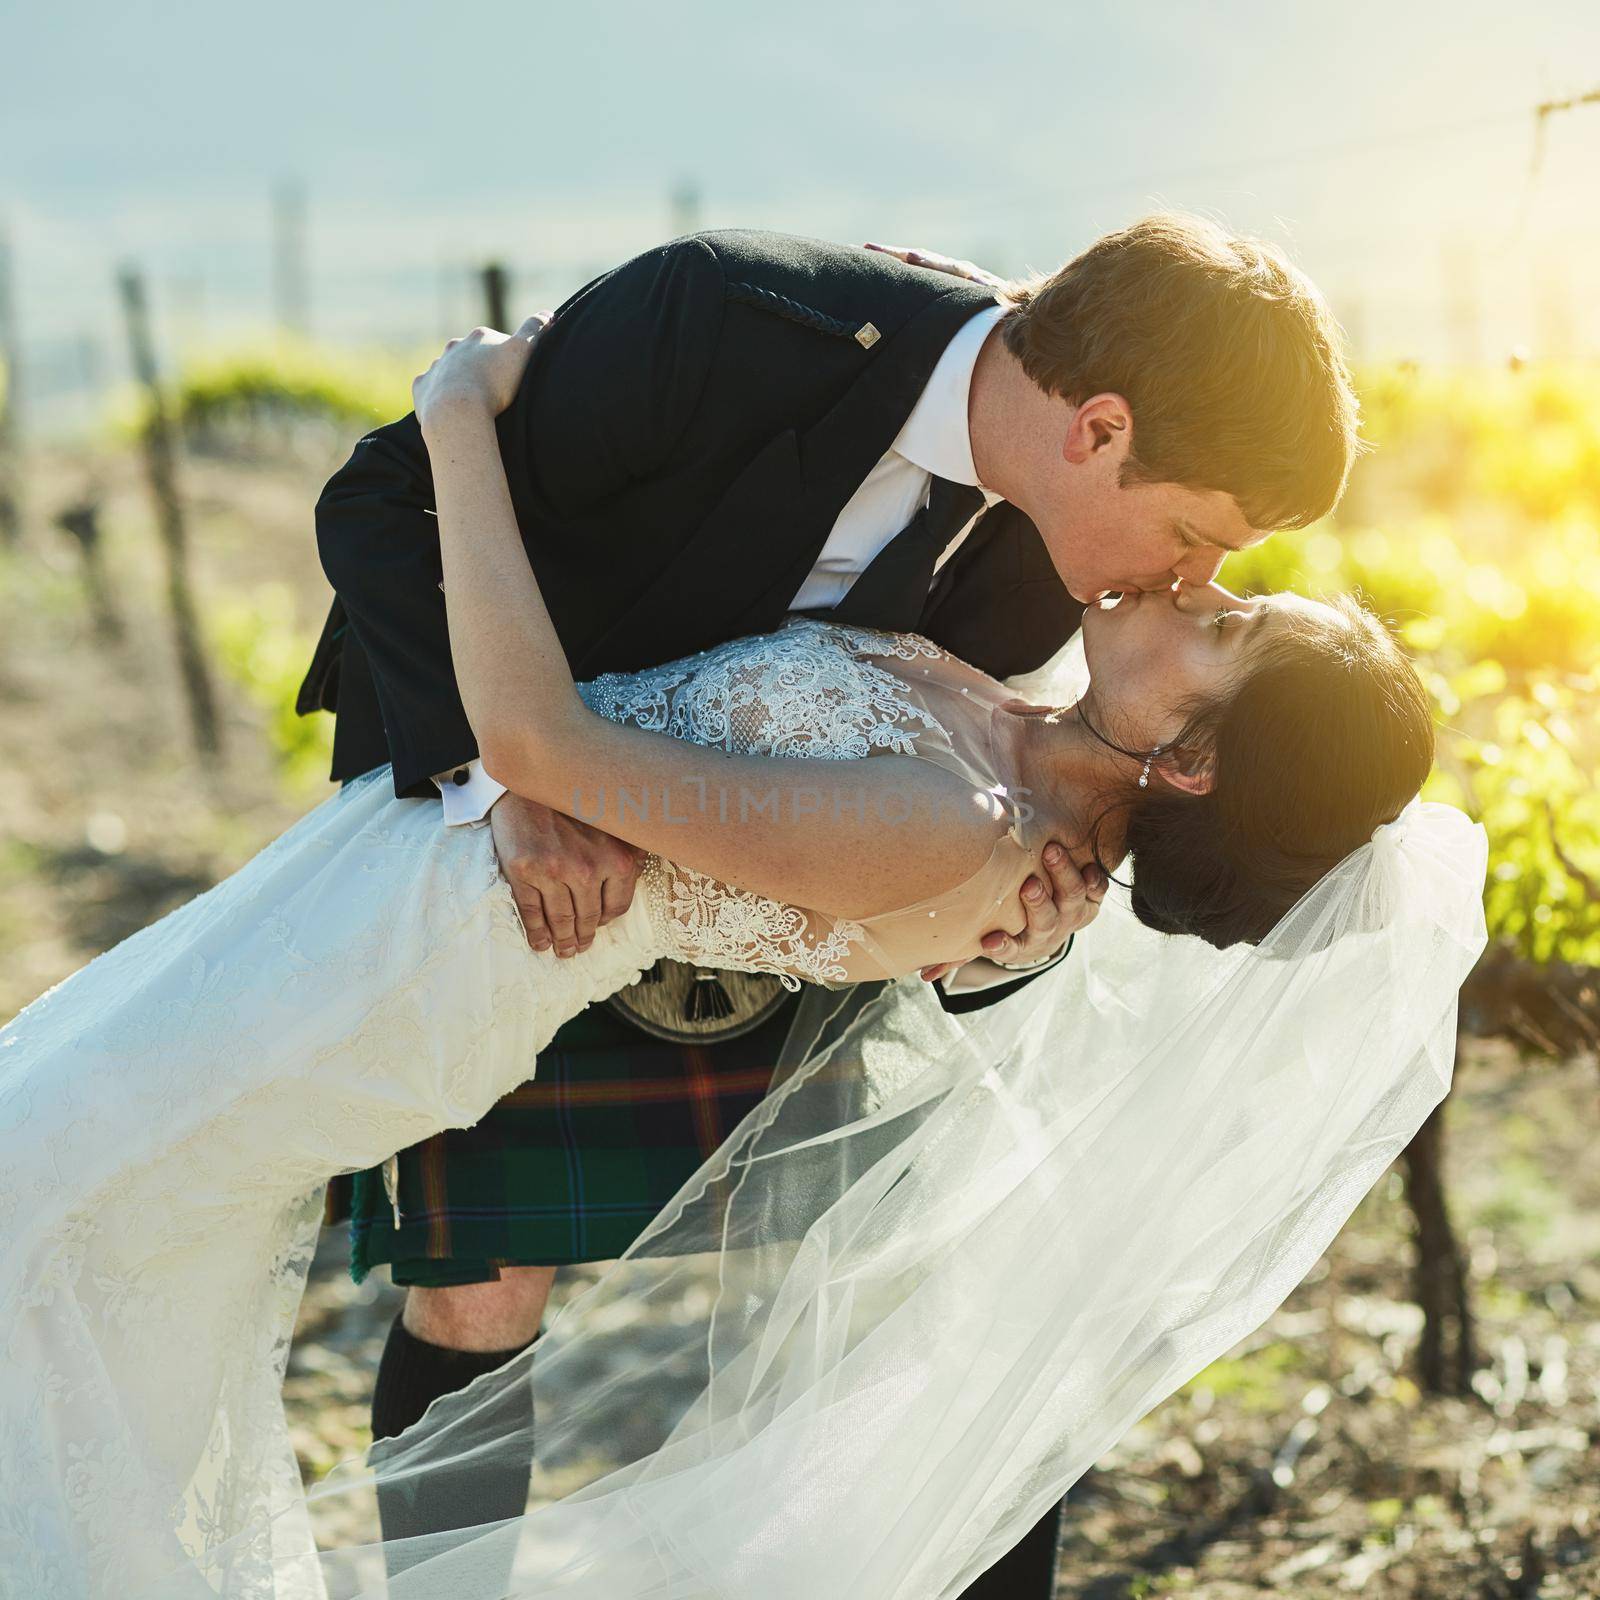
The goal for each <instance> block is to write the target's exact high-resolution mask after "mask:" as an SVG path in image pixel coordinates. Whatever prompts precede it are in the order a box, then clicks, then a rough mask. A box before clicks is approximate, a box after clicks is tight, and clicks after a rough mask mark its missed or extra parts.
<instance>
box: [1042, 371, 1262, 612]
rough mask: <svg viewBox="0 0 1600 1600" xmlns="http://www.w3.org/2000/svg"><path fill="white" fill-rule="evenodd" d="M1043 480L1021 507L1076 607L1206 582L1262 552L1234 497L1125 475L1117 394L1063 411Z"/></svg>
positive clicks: (1125, 427)
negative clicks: (1239, 553) (1249, 551)
mask: <svg viewBox="0 0 1600 1600" xmlns="http://www.w3.org/2000/svg"><path fill="white" fill-rule="evenodd" d="M1067 420H1068V426H1067V431H1066V434H1065V436H1064V437H1063V438H1062V439H1061V442H1060V445H1059V448H1058V449H1057V450H1056V451H1055V452H1054V454H1055V459H1054V460H1053V461H1052V462H1051V463H1050V465H1049V468H1048V470H1047V471H1046V472H1045V473H1044V474H1043V478H1044V480H1045V481H1044V482H1043V483H1042V484H1041V485H1039V486H1038V492H1037V493H1036V494H1034V495H1031V496H1030V497H1029V498H1030V499H1031V500H1032V501H1033V502H1034V503H1033V504H1030V505H1025V506H1024V507H1023V509H1024V510H1025V511H1027V512H1028V514H1029V515H1030V516H1031V517H1032V518H1033V521H1034V523H1035V524H1036V525H1037V527H1038V529H1039V532H1040V534H1041V535H1042V536H1043V538H1044V542H1045V546H1046V548H1047V549H1048V550H1049V552H1050V559H1051V561H1052V563H1053V564H1054V566H1055V569H1056V572H1057V574H1058V575H1059V576H1060V578H1061V581H1062V583H1063V584H1065V586H1066V588H1067V590H1068V592H1069V593H1070V594H1071V595H1072V596H1073V598H1074V599H1076V600H1080V601H1083V602H1085V603H1091V602H1093V601H1095V600H1098V599H1100V598H1101V597H1102V596H1104V595H1107V594H1120V593H1155V592H1157V591H1160V590H1165V589H1169V588H1171V587H1172V585H1173V584H1174V583H1176V582H1178V581H1179V580H1180V579H1181V580H1182V581H1184V582H1186V583H1190V584H1199V585H1203V584H1207V583H1210V582H1211V581H1212V579H1214V578H1215V577H1216V575H1217V571H1218V569H1219V568H1220V567H1221V565H1222V563H1223V561H1224V560H1225V559H1226V557H1227V555H1228V552H1229V551H1230V550H1242V549H1244V548H1246V547H1247V546H1249V545H1253V544H1259V543H1260V542H1261V541H1262V540H1263V539H1265V538H1266V537H1267V533H1266V532H1263V531H1261V530H1259V529H1255V528H1252V527H1251V526H1250V525H1249V523H1247V522H1246V521H1245V519H1244V514H1243V513H1242V512H1241V511H1240V510H1239V507H1238V504H1237V502H1235V501H1234V499H1233V497H1232V496H1231V495H1228V494H1225V493H1223V492H1222V491H1221V490H1217V489H1191V488H1189V487H1188V486H1187V485H1184V484H1179V483H1147V482H1143V481H1141V480H1140V479H1138V478H1135V477H1132V476H1131V475H1129V476H1128V480H1127V481H1126V482H1124V481H1123V479H1124V470H1123V469H1124V467H1125V465H1126V463H1127V461H1128V455H1129V449H1130V445H1131V439H1132V435H1133V424H1132V417H1131V415H1130V413H1129V412H1128V410H1127V407H1126V404H1125V403H1124V402H1123V401H1122V399H1121V397H1120V396H1117V395H1096V396H1094V397H1093V398H1092V399H1091V400H1089V401H1088V402H1086V403H1085V404H1083V405H1081V406H1077V407H1075V408H1074V407H1068V419H1067Z"/></svg>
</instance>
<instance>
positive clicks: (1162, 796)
mask: <svg viewBox="0 0 1600 1600" xmlns="http://www.w3.org/2000/svg"><path fill="white" fill-rule="evenodd" d="M1331 604H1332V606H1333V608H1334V609H1335V610H1336V611H1337V612H1338V613H1339V614H1340V615H1339V620H1337V621H1334V620H1332V619H1329V618H1326V617H1317V616H1314V615H1310V614H1307V613H1305V612H1300V611H1291V612H1285V613H1284V617H1285V621H1284V623H1283V625H1282V626H1280V627H1277V628H1275V629H1274V630H1273V631H1272V632H1271V633H1270V634H1269V635H1268V636H1267V637H1265V638H1263V639H1262V640H1261V641H1260V643H1259V644H1256V645H1255V646H1253V647H1252V648H1249V650H1248V659H1247V663H1246V665H1245V668H1244V672H1243V676H1242V677H1239V678H1236V679H1235V680H1234V682H1233V683H1232V684H1231V685H1230V687H1229V688H1228V689H1227V690H1226V691H1225V692H1223V693H1222V694H1219V695H1215V696H1211V697H1208V698H1206V699H1204V700H1202V701H1199V702H1197V703H1195V704H1193V705H1192V706H1191V707H1190V709H1189V716H1188V721H1187V722H1186V724H1185V726H1184V728H1183V731H1182V732H1181V733H1180V734H1179V735H1178V736H1177V738H1176V739H1174V740H1171V741H1169V748H1171V749H1174V750H1175V751H1177V752H1180V753H1185V754H1187V756H1188V757H1189V758H1190V759H1191V760H1192V759H1194V758H1195V757H1197V756H1198V757H1199V758H1201V759H1206V758H1209V760H1210V762H1211V768H1212V774H1213V783H1212V787H1211V789H1210V791H1209V792H1208V793H1206V794H1190V793H1188V792H1186V791H1184V790H1181V789H1178V788H1175V787H1173V786H1172V785H1170V784H1167V783H1164V782H1162V781H1160V778H1159V776H1158V775H1157V774H1155V773H1153V774H1152V776H1151V780H1150V786H1149V788H1148V789H1145V790H1141V791H1140V792H1139V794H1138V795H1137V796H1136V797H1135V799H1134V800H1133V802H1132V807H1131V812H1130V814H1129V817H1128V828H1127V849H1128V855H1129V857H1130V859H1131V862H1132V867H1133V909H1134V912H1135V914H1136V915H1137V916H1138V918H1139V920H1140V921H1141V922H1143V923H1145V924H1146V925H1147V926H1148V927H1151V928H1155V929H1157V930H1158V931H1159V932H1162V933H1186V934H1191V935H1193V936H1194V937H1196V938H1200V939H1204V940H1205V941H1206V942H1207V943H1208V944H1213V945H1215V946H1217V947H1218V948H1219V949H1225V948H1227V946H1229V945H1233V944H1240V943H1244V944H1256V943H1259V942H1260V940H1262V939H1263V938H1265V937H1266V935H1267V933H1268V932H1269V931H1270V930H1271V929H1272V927H1273V925H1274V924H1275V923H1276V922H1277V921H1278V919H1279V918H1280V917H1282V916H1283V914H1284V913H1285V912H1286V911H1288V910H1289V908H1290V907H1291V906H1293V905H1294V903H1295V902H1296V901H1297V900H1298V899H1299V898H1300V897H1301V895H1303V894H1304V893H1305V892H1306V891H1307V890H1308V889H1310V888H1311V886H1312V885H1313V884H1314V883H1316V881H1317V880H1318V879H1319V878H1321V877H1322V876H1323V874H1324V873H1326V872H1327V871H1328V870H1329V869H1330V868H1332V867H1333V866H1335V865H1336V864H1337V863H1338V862H1340V861H1342V860H1343V859H1344V857H1346V856H1347V855H1349V854H1350V852H1351V851H1352V850H1355V849H1357V848H1358V847H1359V846H1361V845H1363V844H1365V843H1366V842H1367V841H1368V840H1369V839H1370V838H1371V837H1372V832H1373V830H1374V829H1375V828H1376V827H1377V826H1378V824H1379V823H1382V822H1388V821H1391V820H1392V819H1393V818H1394V817H1395V816H1396V815H1397V814H1398V813H1399V811H1400V809H1401V807H1403V806H1404V805H1405V804H1406V802H1407V801H1408V800H1410V799H1411V798H1412V796H1414V795H1415V794H1416V793H1417V791H1418V790H1419V789H1420V788H1421V787H1422V782H1423V779H1424V778H1426V777H1427V775H1428V770H1429V768H1430V767H1432V765H1433V753H1434V737H1433V717H1432V714H1431V712H1430V709H1429V705H1428V696H1427V693H1426V691H1425V690H1424V688H1423V686H1422V681H1421V679H1420V678H1419V677H1418V676H1417V672H1416V669H1415V668H1414V667H1413V666H1412V665H1411V663H1410V661H1409V660H1407V659H1406V657H1405V655H1404V653H1403V652H1402V651H1401V649H1400V647H1399V645H1398V644H1397V643H1396V642H1395V640H1394V638H1393V637H1392V636H1391V635H1390V633H1389V632H1388V630H1387V629H1386V628H1385V627H1384V625H1383V624H1382V622H1380V621H1379V620H1378V618H1377V617H1375V616H1373V615H1372V613H1371V612H1369V611H1366V610H1364V609H1363V608H1362V607H1361V606H1360V605H1359V604H1358V603H1357V602H1356V601H1354V600H1352V599H1349V598H1347V597H1340V598H1339V599H1336V600H1334V601H1332V602H1331Z"/></svg>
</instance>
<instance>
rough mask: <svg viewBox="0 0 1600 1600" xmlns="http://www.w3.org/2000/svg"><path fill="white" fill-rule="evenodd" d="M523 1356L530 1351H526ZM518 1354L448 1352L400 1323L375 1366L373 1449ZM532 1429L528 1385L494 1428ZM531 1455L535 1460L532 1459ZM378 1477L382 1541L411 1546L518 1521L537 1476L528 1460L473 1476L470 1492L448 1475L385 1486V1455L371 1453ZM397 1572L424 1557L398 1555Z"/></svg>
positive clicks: (502, 1408)
mask: <svg viewBox="0 0 1600 1600" xmlns="http://www.w3.org/2000/svg"><path fill="white" fill-rule="evenodd" d="M521 1348H522V1349H524V1350H525V1349H526V1348H527V1346H526V1345H523V1346H522V1347H521ZM518 1353H519V1352H518V1351H517V1350H493V1351H476V1350H448V1349H446V1348H445V1347H444V1346H443V1345H437V1344H429V1343H428V1341H427V1340H426V1339H419V1338H418V1337H417V1336H416V1335H415V1334H414V1333H412V1332H410V1331H409V1330H408V1329H407V1328H406V1326H405V1324H404V1323H403V1322H402V1321H401V1319H400V1318H399V1317H396V1318H395V1319H394V1324H393V1326H392V1327H391V1328H390V1329H389V1341H388V1343H387V1344H386V1345H385V1346H384V1347H383V1359H382V1360H381V1361H380V1362H379V1363H378V1377H377V1381H376V1383H375V1384H374V1385H373V1390H372V1438H373V1441H374V1444H376V1443H377V1441H379V1440H382V1439H392V1438H394V1437H395V1436H396V1435H397V1434H399V1433H403V1432H404V1431H405V1430H406V1429H407V1428H409V1427H410V1426H411V1424H412V1423H414V1422H415V1421H417V1419H418V1418H419V1417H421V1415H422V1413H423V1412H424V1411H426V1410H427V1409H428V1406H429V1404H430V1403H431V1402H432V1401H434V1400H436V1399H438V1397H439V1396H440V1395H444V1394H452V1393H454V1392H455V1391H456V1390H457V1389H464V1388H466V1386H467V1385H468V1384H469V1383H471V1382H472V1380H473V1379H474V1378H477V1377H480V1376H481V1375H482V1374H483V1373H485V1372H493V1371H494V1370H495V1368H496V1367H501V1366H504V1365H505V1363H506V1362H508V1361H509V1360H510V1359H511V1358H512V1357H513V1356H514V1355H517V1354H518ZM532 1422H533V1395H532V1391H531V1390H530V1389H528V1388H527V1387H526V1386H524V1385H519V1386H518V1387H517V1390H516V1391H515V1393H514V1394H510V1395H506V1396H502V1397H500V1399H499V1402H498V1404H497V1414H496V1418H495V1423H496V1426H497V1427H499V1426H501V1425H503V1426H504V1427H505V1428H506V1430H507V1431H508V1432H509V1431H511V1430H514V1429H519V1428H521V1427H529V1426H531V1425H532ZM530 1454H531V1452H530ZM373 1465H374V1467H375V1469H376V1471H377V1475H378V1517H379V1520H380V1521H381V1522H382V1524H383V1536H384V1538H385V1539H407V1538H414V1537H416V1536H417V1535H418V1534H424V1533H442V1532H447V1531H449V1530H450V1529H453V1528H470V1527H474V1526H476V1525H477V1524H478V1523H481V1522H495V1521H499V1520H501V1519H502V1518H506V1517H516V1516H520V1515H521V1514H522V1512H523V1510H524V1508H525V1507H526V1506H527V1503H528V1479H529V1475H530V1472H531V1469H532V1463H531V1460H529V1459H528V1458H527V1457H523V1458H522V1459H520V1460H518V1461H515V1462H511V1461H508V1462H506V1463H504V1464H502V1465H496V1466H495V1467H494V1468H492V1469H489V1468H484V1467H482V1466H480V1467H477V1468H476V1469H474V1471H473V1474H472V1481H471V1483H470V1484H467V1483H464V1482H463V1481H462V1480H461V1478H460V1476H459V1475H457V1474H452V1473H448V1472H441V1473H436V1474H427V1473H424V1474H422V1475H421V1476H419V1477H417V1478H414V1479H412V1480H411V1481H409V1482H402V1483H391V1484H385V1483H384V1481H383V1465H382V1452H381V1450H376V1449H375V1450H374V1452H373ZM395 1554H396V1557H397V1560H396V1563H395V1564H394V1566H393V1568H392V1570H403V1568H404V1567H405V1566H407V1565H411V1564H413V1563H414V1562H415V1561H416V1560H417V1559H420V1557H413V1558H412V1560H411V1561H407V1560H406V1559H405V1557H404V1555H403V1554H401V1553H400V1552H396V1553H395Z"/></svg>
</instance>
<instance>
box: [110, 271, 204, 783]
mask: <svg viewBox="0 0 1600 1600" xmlns="http://www.w3.org/2000/svg"><path fill="white" fill-rule="evenodd" d="M118 284H119V287H120V290H121V294H122V308H123V313H124V315H125V316H126V318H127V323H128V345H129V349H130V351H131V353H132V356H133V371H134V376H135V377H136V378H137V379H138V380H139V383H140V384H141V385H142V386H143V388H144V391H145V394H146V396H147V398H148V401H149V407H150V417H149V421H148V423H147V424H146V426H145V429H144V454H145V466H146V469H147V471H148V473H149V477H150V492H151V495H152V496H153V497H154V500H155V507H156V526H157V529H158V531H159V532H160V535H161V547H162V550H163V552H164V554H165V556H166V567H167V603H168V607H169V609H170V612H171V616H172V632H173V639H174V642H175V643H176V645H177V650H178V666H179V669H180V671H181V673H182V675H183V688H184V696H185V698H186V700H187V701H188V705H189V722H190V726H191V728H192V730H193V733H194V742H195V746H196V748H197V749H198V750H199V752H200V754H201V755H202V756H209V757H217V756H220V755H221V753H222V725H221V722H220V721H219V719H218V716H217V702H216V695H215V693H214V691H213V689H212V686H211V675H210V673H209V672H208V670H207V668H206V661H205V653H204V651H203V649H202V648H201V643H200V627H199V623H198V621H197V619H196V616H195V606H194V593H193V590H192V588H191V586H190V583H189V542H188V534H187V531H186V529H185V527H184V520H183V507H182V504H181V503H180V501H179V499H178V485H177V468H176V450H175V445H174V439H173V428H172V421H171V418H170V417H169V416H168V414H167V405H166V397H165V395H164V394H163V393H162V389H161V383H160V380H159V378H158V376H157V374H156V358H155V346H154V344H153V342H152V340H151V337H150V315H149V308H148V305H147V303H146V300H145V292H144V280H143V279H142V278H141V277H140V276H139V273H138V272H137V270H136V269H134V268H132V267H124V268H123V269H122V271H121V272H120V273H119V274H118Z"/></svg>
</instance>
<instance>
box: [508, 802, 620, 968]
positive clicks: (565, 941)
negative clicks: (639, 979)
mask: <svg viewBox="0 0 1600 1600" xmlns="http://www.w3.org/2000/svg"><path fill="white" fill-rule="evenodd" d="M489 829H490V832H491V833H492V834H493V836H494V849H495V854H496V855H497V856H498V857H499V858H500V870H501V872H503V873H504V874H505V878H506V882H507V883H509V884H510V885H511V893H512V894H513V895H514V896H515V898H516V902H517V910H518V912H519V913H520V914H521V917H522V926H523V929H524V931H525V932H526V933H527V935H528V943H529V944H530V945H532V946H533V948H534V949H535V950H549V949H551V948H552V947H553V948H554V950H555V953H556V954H557V955H558V956H575V955H578V954H579V953H580V952H582V951H584V950H587V949H588V948H589V946H590V945H591V944H593V943H594V932H595V929H596V928H599V927H603V926H604V925H605V924H606V923H608V922H613V921H615V920H616V919H617V918H618V917H620V916H621V915H622V914H623V912H625V911H626V910H627V909H628V907H629V906H630V905H631V904H632V903H633V886H634V882H635V880H636V879H637V878H638V876H639V868H640V866H641V865H642V864H643V861H644V852H643V851H642V850H638V849H636V848H635V847H634V846H633V845H631V844H626V843H624V841H623V840H621V839H614V838H613V837H612V836H611V835H610V834H609V833H601V832H600V830H599V829H598V828H591V827H590V826H589V825H588V823H586V822H579V821H578V820H577V818H575V817H568V816H564V815H563V814H562V813H561V812H559V811H552V810H550V809H549V807H548V806H541V805H537V804H535V802H533V801H532V800H524V799H523V798H522V797H521V796H520V795H515V794H503V795H501V797H500V798H499V799H498V800H497V801H496V802H495V803H494V806H493V808H492V809H491V810H490V812H489Z"/></svg>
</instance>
